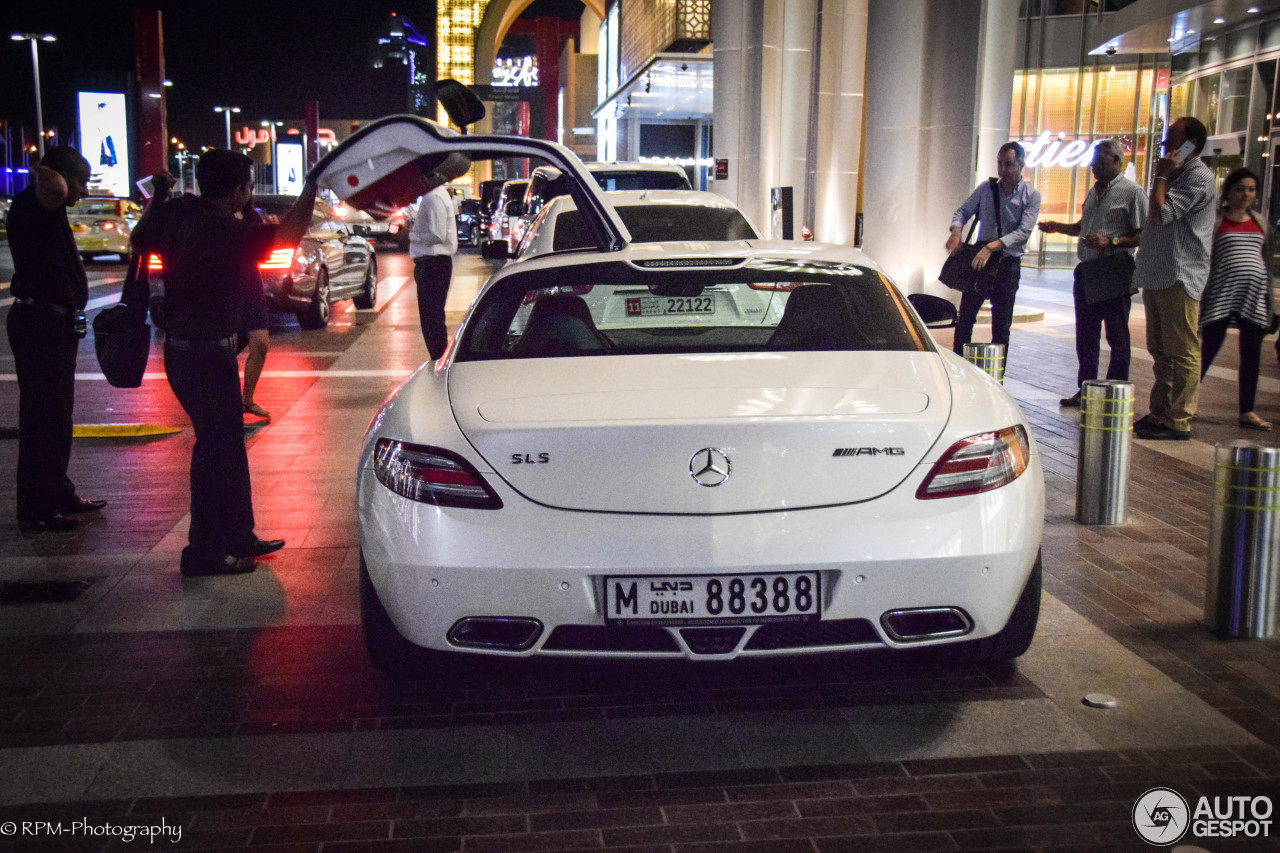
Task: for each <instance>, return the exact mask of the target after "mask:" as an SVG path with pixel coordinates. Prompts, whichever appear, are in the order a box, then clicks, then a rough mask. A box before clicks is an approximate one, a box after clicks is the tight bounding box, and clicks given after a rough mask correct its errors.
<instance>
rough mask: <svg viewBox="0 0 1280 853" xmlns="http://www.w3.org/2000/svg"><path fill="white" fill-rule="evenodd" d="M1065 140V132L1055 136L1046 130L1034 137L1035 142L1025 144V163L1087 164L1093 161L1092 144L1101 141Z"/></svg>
mask: <svg viewBox="0 0 1280 853" xmlns="http://www.w3.org/2000/svg"><path fill="white" fill-rule="evenodd" d="M1066 140H1067V135H1066V134H1065V133H1059V134H1058V135H1057V136H1056V137H1055V136H1054V135H1053V133H1052V132H1050V131H1048V130H1046V131H1045V132H1044V133H1042V134H1040V136H1038V137H1037V138H1036V141H1035V142H1032V143H1031V144H1030V145H1028V146H1026V151H1027V165H1028V166H1062V167H1065V168H1069V169H1070V168H1075V167H1078V166H1088V165H1089V164H1090V163H1091V162H1093V146H1095V145H1097V144H1098V142H1101V141H1102V140H1100V139H1099V140H1097V141H1095V142H1089V141H1088V140H1086V139H1072V140H1071V141H1070V142H1067V141H1066ZM1064 143H1065V144H1064Z"/></svg>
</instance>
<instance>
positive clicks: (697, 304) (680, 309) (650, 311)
mask: <svg viewBox="0 0 1280 853" xmlns="http://www.w3.org/2000/svg"><path fill="white" fill-rule="evenodd" d="M715 312H716V300H715V297H714V296H710V295H708V296H628V297H627V316H628V317H663V316H666V315H668V314H714V313H715Z"/></svg>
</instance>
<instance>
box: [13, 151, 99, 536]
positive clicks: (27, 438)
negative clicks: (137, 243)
mask: <svg viewBox="0 0 1280 853" xmlns="http://www.w3.org/2000/svg"><path fill="white" fill-rule="evenodd" d="M31 178H32V180H31V185H30V186H29V187H27V188H26V189H25V190H23V191H22V192H20V193H18V196H17V197H16V198H15V199H14V200H13V207H12V208H11V209H10V210H9V220H8V222H9V248H10V250H11V251H12V252H13V283H12V284H11V285H10V288H9V292H10V293H12V294H13V307H11V308H10V309H9V318H8V320H7V322H6V325H7V328H8V332H9V345H10V347H11V348H12V349H13V359H14V370H15V372H16V373H17V374H18V472H17V475H18V524H19V526H21V528H22V529H23V530H25V531H28V532H41V531H46V530H74V529H75V528H76V527H78V526H79V524H80V522H79V521H77V520H76V519H75V518H74V517H73V516H74V515H76V514H78V513H85V512H96V511H97V510H100V509H102V508H103V507H104V506H106V505H107V502H106V501H103V500H86V499H84V498H81V497H79V496H78V495H77V494H76V489H75V486H74V485H73V484H72V482H71V480H70V479H69V478H68V477H67V465H68V464H69V462H70V461H71V429H72V410H73V408H74V405H75V380H76V353H77V351H78V349H79V347H80V339H81V338H83V337H84V335H85V320H84V307H85V303H86V302H87V301H88V299H89V280H88V276H86V275H85V271H84V264H82V263H81V262H80V253H79V252H78V251H76V243H75V239H74V238H73V237H72V235H71V225H70V223H69V222H68V220H67V210H66V209H67V208H68V207H70V206H71V205H73V204H75V203H76V202H77V201H79V200H80V199H81V198H83V197H84V194H85V185H86V184H87V183H88V182H89V161H87V160H85V159H84V157H82V156H80V152H79V151H76V150H75V149H74V148H69V147H67V146H65V145H60V146H57V147H55V148H50V149H49V150H48V152H46V153H45V155H44V157H43V158H42V159H41V161H40V165H39V166H37V167H36V168H35V169H32V171H31Z"/></svg>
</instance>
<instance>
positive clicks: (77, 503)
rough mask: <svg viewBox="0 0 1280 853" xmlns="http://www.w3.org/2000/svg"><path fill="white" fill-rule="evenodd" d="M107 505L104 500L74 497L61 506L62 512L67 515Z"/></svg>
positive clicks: (94, 510)
mask: <svg viewBox="0 0 1280 853" xmlns="http://www.w3.org/2000/svg"><path fill="white" fill-rule="evenodd" d="M106 505H107V502H106V501H101V500H99V501H91V500H88V499H87V498H82V497H74V498H72V499H71V500H69V501H67V503H65V504H63V506H62V514H63V515H69V514H71V513H81V512H97V511H98V510H100V509H102V508H103V507H104V506H106Z"/></svg>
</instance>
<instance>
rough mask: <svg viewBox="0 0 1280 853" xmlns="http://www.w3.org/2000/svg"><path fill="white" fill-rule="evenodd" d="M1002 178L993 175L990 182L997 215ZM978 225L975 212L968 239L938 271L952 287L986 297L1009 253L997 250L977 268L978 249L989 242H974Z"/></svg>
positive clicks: (948, 285) (993, 286) (965, 239)
mask: <svg viewBox="0 0 1280 853" xmlns="http://www.w3.org/2000/svg"><path fill="white" fill-rule="evenodd" d="M998 183H999V181H998V180H997V179H996V178H990V179H989V180H988V181H987V185H988V186H989V187H990V188H991V198H992V201H993V202H994V203H995V209H996V216H997V217H1000V190H999V189H998V188H997V184H998ZM997 222H998V225H999V228H998V231H999V232H1000V234H1001V235H1002V236H1003V234H1004V221H1003V218H1002V217H1001V218H1000V219H998V220H997ZM977 227H978V217H977V215H976V214H975V215H974V217H973V222H972V223H971V224H970V225H969V233H968V235H966V236H965V238H964V242H963V243H961V244H960V245H959V246H957V247H956V250H955V251H954V252H952V253H951V254H950V255H948V256H947V259H946V261H944V262H943V264H942V271H941V272H940V273H938V281H940V282H942V283H943V284H945V285H946V286H947V287H949V288H951V289H952V290H958V291H960V292H961V293H969V292H973V293H976V294H977V295H978V296H981V297H982V298H983V299H988V298H990V297H991V294H992V292H993V291H994V290H995V284H996V277H997V276H998V275H999V274H1000V266H1001V264H1002V263H1004V258H1005V255H1004V253H1003V252H993V253H992V254H991V257H989V258H988V259H987V265H986V266H985V267H983V268H982V269H980V270H976V269H974V268H973V259H974V257H976V256H977V254H978V252H981V251H982V247H983V246H984V245H986V244H985V243H971V242H969V241H970V240H972V239H973V232H974V231H975V230H976V229H977Z"/></svg>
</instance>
